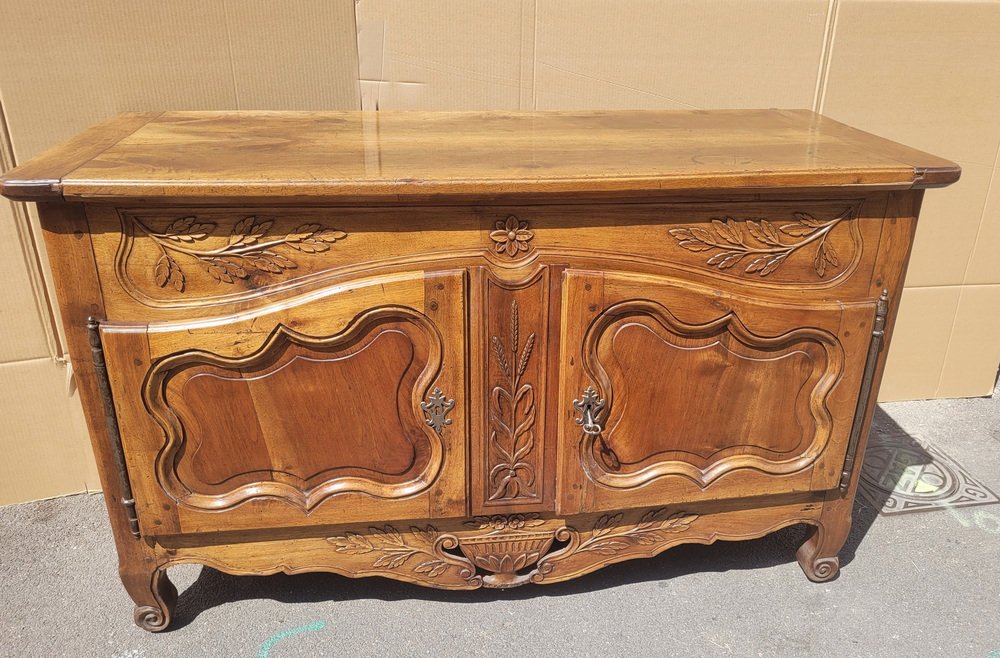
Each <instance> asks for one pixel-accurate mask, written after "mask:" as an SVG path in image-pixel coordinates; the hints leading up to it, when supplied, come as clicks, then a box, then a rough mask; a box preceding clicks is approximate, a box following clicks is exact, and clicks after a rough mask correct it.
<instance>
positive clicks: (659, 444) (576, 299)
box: [559, 271, 876, 511]
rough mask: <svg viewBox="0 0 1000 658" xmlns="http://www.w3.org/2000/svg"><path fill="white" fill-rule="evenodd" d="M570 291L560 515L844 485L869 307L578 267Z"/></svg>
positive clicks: (564, 352)
mask: <svg viewBox="0 0 1000 658" xmlns="http://www.w3.org/2000/svg"><path fill="white" fill-rule="evenodd" d="M564 284H565V285H564V297H563V303H564V310H563V322H564V327H563V330H564V337H565V340H564V343H563V347H562V356H561V363H562V368H563V369H562V372H561V376H560V395H561V396H562V400H561V402H562V407H563V413H562V414H560V429H559V436H560V469H561V474H562V478H563V480H562V483H563V486H562V488H561V493H560V503H561V509H562V510H563V511H567V510H571V509H583V510H604V509H613V508H616V507H629V506H642V505H653V504H663V503H673V502H680V501H697V500H707V499H719V498H736V497H745V496H759V495H770V494H783V493H789V492H798V491H810V490H825V489H831V488H834V487H836V486H838V484H839V479H840V474H841V471H842V469H843V466H844V460H845V454H846V449H847V445H848V442H849V437H850V432H851V426H852V423H853V418H854V414H855V411H856V408H857V403H858V397H859V393H860V389H861V378H862V376H863V371H864V366H865V361H866V359H867V352H868V347H869V341H870V339H871V334H872V327H873V323H874V319H875V311H876V304H875V303H874V302H872V303H860V304H850V305H848V304H813V303H810V304H809V305H808V306H795V305H788V304H777V303H766V302H761V301H753V300H751V299H749V298H743V297H741V296H739V295H737V294H727V293H724V292H722V291H719V290H717V289H712V288H706V287H701V286H697V285H693V284H689V283H682V282H678V281H673V280H670V279H666V278H660V277H653V276H644V275H628V274H613V273H612V274H600V273H588V272H580V271H571V272H567V274H566V278H565V279H564ZM588 388H590V389H591V391H587V389H588ZM588 409H589V411H590V416H589V417H587V416H586V413H587V411H588ZM579 421H583V423H582V424H581V422H579ZM584 424H586V425H588V427H587V428H586V431H584V427H583V425H584Z"/></svg>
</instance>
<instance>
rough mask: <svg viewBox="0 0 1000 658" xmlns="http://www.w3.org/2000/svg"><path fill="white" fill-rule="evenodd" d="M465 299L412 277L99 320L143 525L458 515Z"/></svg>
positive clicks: (458, 289)
mask: <svg viewBox="0 0 1000 658" xmlns="http://www.w3.org/2000/svg"><path fill="white" fill-rule="evenodd" d="M465 298H466V294H465V279H464V273H459V272H453V273H442V274H437V275H427V276H425V275H424V274H423V273H410V274H405V275H395V276H391V277H381V278H378V279H369V280H364V281H359V282H355V283H352V284H346V285H344V286H341V287H339V288H337V289H328V290H326V291H321V292H320V293H316V294H311V295H309V296H307V297H306V298H304V299H299V300H292V301H291V302H289V303H284V304H281V305H275V306H273V307H266V308H263V309H260V310H257V311H253V312H248V313H245V314H242V315H237V316H227V317H224V318H213V319H207V320H198V321H194V322H188V323H170V324H161V325H150V326H149V327H148V328H147V327H133V326H120V325H104V326H103V327H102V340H103V342H104V347H105V352H106V354H108V359H107V360H108V366H109V373H110V376H111V380H112V383H113V386H114V388H115V391H114V392H115V399H116V403H117V406H118V409H119V422H120V424H121V426H122V434H123V437H124V438H123V441H126V442H128V443H129V445H128V449H127V451H126V452H127V453H128V454H129V455H130V456H131V457H132V459H131V461H130V463H129V469H130V473H132V474H133V480H135V479H138V480H139V482H138V483H137V485H136V489H137V494H136V495H137V499H138V500H137V503H138V504H140V505H141V506H143V507H144V508H145V510H146V514H143V513H142V512H140V520H141V522H143V523H144V525H149V524H153V523H155V522H156V521H159V522H160V527H161V532H162V531H163V530H162V528H163V527H167V528H170V529H173V530H175V531H178V532H184V531H191V530H195V529H197V530H203V529H207V528H210V527H211V526H213V525H223V524H224V525H226V526H227V527H232V526H233V525H234V524H235V525H237V526H239V525H241V524H242V525H245V526H246V527H253V526H259V525H260V524H261V515H264V516H268V517H270V518H272V519H274V521H271V522H269V523H270V524H273V523H274V522H277V523H284V524H301V523H306V522H308V523H335V522H345V521H355V520H374V519H383V518H384V519H389V518H402V517H407V516H410V517H413V516H416V517H421V516H432V515H438V514H441V515H444V516H462V515H464V514H465V513H466V505H465V500H464V491H465V443H466V436H465V427H466V423H465V408H466V405H465V399H464V390H465V386H464V381H465V364H464V354H465V336H464V315H465V308H464V307H465ZM142 343H145V348H144V349H142ZM137 348H139V349H137ZM143 352H145V358H142V357H139V356H136V355H137V354H141V353H143ZM137 368H139V369H144V371H143V374H142V378H141V382H134V381H133V380H135V379H136V377H135V375H134V373H135V371H136V369H137ZM129 371H132V373H133V375H131V376H129V375H128V374H127V373H128V372H129ZM137 474H138V478H136V475H137ZM172 501H175V502H176V503H177V509H176V512H175V513H176V517H177V518H176V519H173V520H171V519H165V518H163V517H165V516H169V515H170V513H171V512H170V510H167V509H166V508H167V507H171V504H170V503H171V502H172ZM163 503H166V505H165V506H164V505H163ZM150 514H152V517H153V518H152V519H149V516H150ZM220 514H221V515H223V516H224V517H225V518H224V519H222V520H218V521H217V520H216V519H219V518H220V517H219V515H220ZM151 531H153V528H148V529H146V532H151Z"/></svg>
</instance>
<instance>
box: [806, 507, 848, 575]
mask: <svg viewBox="0 0 1000 658" xmlns="http://www.w3.org/2000/svg"><path fill="white" fill-rule="evenodd" d="M850 529H851V524H850V520H848V522H847V523H839V524H835V523H828V522H822V521H820V522H818V524H817V525H810V526H809V533H808V534H807V535H806V539H805V541H804V542H802V545H801V546H799V550H798V551H796V553H795V557H796V558H797V559H798V561H799V566H800V567H802V571H804V572H805V574H806V577H807V578H808V579H809V580H811V581H813V582H814V583H825V582H826V581H828V580H833V579H834V578H836V577H837V574H838V573H840V558H839V557H837V554H838V553H840V549H841V548H843V546H844V542H845V541H847V534H848V532H849V531H850Z"/></svg>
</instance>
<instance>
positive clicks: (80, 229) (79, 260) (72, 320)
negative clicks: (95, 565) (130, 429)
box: [38, 203, 146, 569]
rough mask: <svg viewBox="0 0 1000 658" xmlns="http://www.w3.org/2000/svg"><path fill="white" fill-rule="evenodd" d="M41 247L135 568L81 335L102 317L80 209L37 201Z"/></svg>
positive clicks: (123, 550) (123, 542) (116, 522)
mask: <svg viewBox="0 0 1000 658" xmlns="http://www.w3.org/2000/svg"><path fill="white" fill-rule="evenodd" d="M38 214H39V218H40V220H41V225H42V231H43V235H44V238H45V246H46V248H47V249H48V253H49V255H50V258H51V267H52V276H53V279H54V283H55V289H56V300H57V302H58V304H59V311H60V314H61V316H62V321H63V327H64V330H65V334H66V341H67V348H68V349H69V354H70V359H71V361H72V363H73V374H74V377H75V379H76V385H77V388H78V389H79V391H80V401H81V403H82V405H83V412H84V417H85V418H86V421H87V427H88V429H89V431H90V437H91V442H92V444H93V448H94V456H95V457H96V459H97V465H98V470H99V471H100V476H101V486H102V487H103V489H104V500H105V503H106V505H107V507H108V515H109V517H110V520H111V528H112V531H113V532H114V536H115V544H116V546H117V549H118V557H119V562H120V564H121V565H122V568H123V569H124V568H126V566H127V565H128V564H130V563H131V564H139V563H141V561H142V560H143V556H144V554H145V552H146V551H145V548H144V544H143V543H141V542H140V540H138V539H136V538H135V537H134V536H133V535H132V533H131V531H130V526H129V520H128V516H127V514H126V510H125V507H124V506H123V505H122V487H121V482H120V478H119V475H118V470H117V467H116V466H115V460H114V455H113V453H112V451H111V448H110V445H111V444H110V438H109V436H108V430H107V425H106V420H105V415H104V405H103V403H102V400H101V395H100V392H99V390H98V386H97V380H96V376H95V371H94V364H93V359H92V356H91V349H90V342H89V338H88V334H87V319H88V318H90V317H94V318H97V319H103V318H104V300H103V296H102V293H101V285H100V281H99V279H98V274H97V267H96V265H95V262H94V251H93V247H92V245H91V241H90V232H89V227H88V225H87V218H86V213H85V212H84V207H83V206H82V205H80V204H69V203H39V204H38Z"/></svg>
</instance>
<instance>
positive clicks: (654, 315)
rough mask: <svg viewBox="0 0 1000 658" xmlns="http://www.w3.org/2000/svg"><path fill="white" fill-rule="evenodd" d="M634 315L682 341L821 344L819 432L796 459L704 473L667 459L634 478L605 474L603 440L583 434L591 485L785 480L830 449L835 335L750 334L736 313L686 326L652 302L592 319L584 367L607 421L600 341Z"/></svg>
mask: <svg viewBox="0 0 1000 658" xmlns="http://www.w3.org/2000/svg"><path fill="white" fill-rule="evenodd" d="M635 316H642V317H645V318H650V319H652V320H653V321H654V322H656V323H657V324H658V325H659V326H660V327H661V328H662V329H663V330H665V331H666V332H668V333H672V334H674V335H677V336H680V337H688V338H697V337H706V336H714V335H719V334H722V333H729V334H730V335H732V336H733V337H734V338H736V339H737V340H738V341H739V342H740V343H741V344H743V345H745V346H747V347H749V348H758V349H760V348H770V349H773V348H780V347H782V346H786V345H791V344H794V343H798V342H801V341H812V342H814V343H817V344H819V345H820V346H821V347H822V348H823V350H824V353H825V355H826V363H825V368H824V370H823V374H822V375H821V376H820V378H819V380H818V381H817V382H816V384H815V386H814V387H813V390H812V391H811V394H810V396H809V410H810V413H811V414H812V417H813V419H814V420H815V422H816V432H815V434H814V437H813V441H812V443H811V444H810V445H809V446H808V447H807V448H806V449H805V450H804V451H801V452H798V453H797V454H796V455H795V457H793V458H790V459H785V460H774V459H769V458H767V457H765V456H763V455H753V454H740V455H733V456H725V457H720V458H718V459H716V460H715V461H714V462H712V463H711V464H709V465H708V466H707V467H706V468H699V467H698V466H697V465H695V464H693V463H691V462H690V461H685V460H678V459H666V460H664V461H659V462H656V463H654V464H650V465H648V466H645V467H643V468H640V469H639V470H637V471H634V472H631V473H612V472H609V471H607V470H606V469H605V467H604V466H602V464H601V463H600V462H599V461H598V460H597V459H596V458H595V456H594V453H595V442H596V441H597V440H598V439H599V438H600V437H599V436H589V435H586V434H585V435H584V436H583V438H582V440H581V441H580V460H581V463H582V465H583V468H584V470H585V471H586V473H587V475H588V476H589V477H590V478H591V479H592V480H593V481H595V482H597V483H598V484H600V485H603V486H605V487H609V488H611V489H635V488H638V487H642V486H645V485H647V484H649V483H651V482H653V481H654V480H656V479H658V478H661V477H664V476H668V475H680V476H683V477H686V478H688V479H690V480H692V481H694V482H695V483H697V484H698V486H699V487H701V488H702V489H704V488H705V487H707V486H708V485H710V484H711V483H712V482H714V481H716V480H718V479H719V478H721V477H722V476H724V475H726V474H727V473H730V472H732V471H734V470H737V469H753V470H757V471H760V472H762V473H766V474H769V475H784V474H787V473H795V472H797V471H800V470H802V469H804V468H807V467H808V466H809V465H811V464H812V463H813V462H815V461H816V459H817V458H818V457H819V455H820V453H821V452H822V451H823V449H824V448H825V447H826V445H827V443H828V441H829V439H830V436H831V433H832V431H833V418H832V415H831V413H830V410H829V408H828V407H827V404H826V401H827V397H828V395H829V393H830V391H831V390H833V387H834V386H835V385H836V383H837V381H838V380H839V379H840V377H841V375H842V373H843V369H844V359H845V357H844V351H843V347H842V346H841V345H840V343H839V342H838V340H837V338H836V336H834V335H833V334H831V333H829V332H827V331H824V330H822V329H817V328H813V327H806V328H799V329H794V330H792V331H789V332H786V333H784V334H781V335H779V336H760V335H758V334H755V333H753V332H752V331H750V330H749V329H748V328H747V327H746V325H744V324H743V322H742V321H741V320H740V319H739V317H737V315H736V313H734V312H732V311H730V312H728V313H726V314H725V315H722V316H720V317H718V318H716V319H715V320H712V321H711V322H706V323H704V324H688V323H686V322H683V321H681V320H679V319H678V318H676V317H675V316H674V315H673V314H672V313H671V312H670V311H669V310H667V308H666V307H664V306H662V305H661V304H658V303H656V302H653V301H650V300H645V299H635V300H626V301H622V302H619V303H618V304H615V305H614V306H611V307H610V308H608V309H607V310H605V311H604V312H603V313H602V314H601V315H600V316H598V318H597V319H596V320H594V322H593V323H592V324H591V326H590V327H589V328H588V330H587V333H586V335H585V336H584V340H583V349H582V363H583V368H584V372H585V373H586V374H587V375H588V376H589V377H590V378H591V379H593V380H594V381H595V382H596V383H597V388H598V393H599V394H600V395H601V397H603V398H604V399H605V400H606V411H605V412H604V416H603V417H604V418H608V419H609V418H612V414H613V413H614V410H615V405H614V397H615V391H614V390H613V389H614V387H613V385H612V381H611V377H610V375H609V374H608V372H607V370H606V369H605V367H604V365H603V364H602V363H601V362H600V360H599V358H598V357H597V354H598V351H597V348H598V342H599V341H600V340H601V337H602V336H603V335H604V333H605V331H607V329H608V328H609V327H611V326H612V325H613V324H615V323H617V322H619V321H621V320H623V319H626V318H629V317H635ZM742 447H746V446H742ZM720 454H721V453H720Z"/></svg>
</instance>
